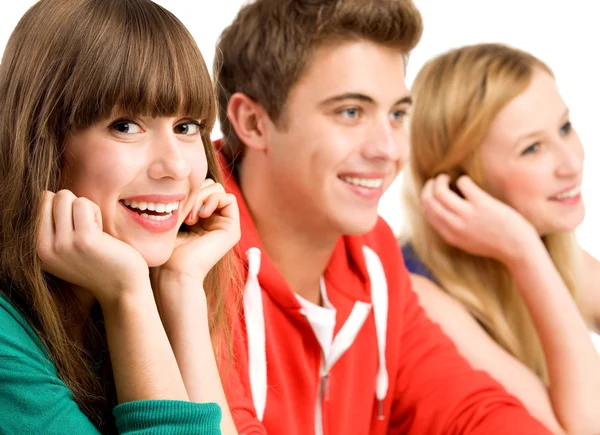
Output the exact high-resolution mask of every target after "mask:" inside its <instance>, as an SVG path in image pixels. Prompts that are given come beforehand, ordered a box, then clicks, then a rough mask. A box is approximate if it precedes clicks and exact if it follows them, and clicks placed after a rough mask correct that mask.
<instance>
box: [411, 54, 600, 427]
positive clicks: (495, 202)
mask: <svg viewBox="0 0 600 435" xmlns="http://www.w3.org/2000/svg"><path fill="white" fill-rule="evenodd" d="M413 96H414V98H415V105H414V110H413V115H412V119H411V160H410V168H409V170H408V172H407V179H406V184H405V194H406V195H405V196H406V200H407V201H406V202H407V211H408V225H407V229H408V231H407V232H406V234H404V237H403V241H402V242H403V253H404V257H405V262H406V264H407V267H408V268H409V270H410V271H411V272H412V273H413V274H412V280H413V285H414V288H415V291H416V292H417V293H418V295H419V299H420V301H421V304H422V305H423V307H424V308H425V310H426V312H427V314H428V315H429V316H430V317H431V318H432V319H433V320H434V321H436V322H438V323H439V324H440V325H441V327H442V329H443V330H444V331H445V332H446V333H447V334H448V335H449V336H450V337H451V338H452V339H453V340H454V342H455V344H456V345H457V347H458V348H459V350H460V352H461V353H462V354H463V356H465V357H466V358H467V360H469V362H470V363H471V364H472V365H473V366H474V367H476V368H478V369H482V370H486V371H487V372H489V373H490V374H491V375H492V376H493V377H494V378H496V379H497V380H498V381H499V382H501V383H502V384H503V385H504V387H505V388H506V389H507V390H508V391H509V392H510V393H512V394H514V395H515V396H517V397H518V398H519V399H521V400H522V401H523V403H524V404H525V405H526V406H527V408H528V409H529V411H530V412H531V413H532V414H533V415H534V416H535V417H537V418H538V419H539V420H540V421H542V422H544V423H545V424H546V425H547V426H548V427H549V428H550V429H551V430H553V431H554V432H555V433H573V434H575V433H576V434H592V433H598V432H600V413H599V412H598V410H599V409H600V358H599V356H598V353H597V351H596V350H595V349H594V346H593V343H592V340H590V329H592V330H593V329H594V328H597V327H598V325H599V324H600V291H599V290H598V289H597V288H596V285H595V283H597V282H599V280H598V278H600V264H599V263H598V262H597V261H596V260H595V259H593V258H592V257H591V256H590V255H589V254H587V253H586V252H585V251H583V249H581V248H580V247H579V246H578V245H577V243H576V240H575V236H574V234H573V231H574V230H575V228H576V227H577V226H578V225H579V224H580V223H581V221H582V220H583V217H584V207H583V203H582V199H581V192H580V185H581V179H582V170H583V159H584V153H583V148H582V145H581V142H580V140H579V138H578V136H577V133H576V132H575V130H574V129H573V127H572V125H571V122H570V121H569V111H568V108H567V106H566V105H565V103H564V101H563V100H562V98H561V96H560V94H559V92H558V89H557V86H556V82H555V80H554V77H553V75H552V72H551V71H550V69H549V68H548V67H547V66H546V65H545V64H544V63H543V62H541V61H540V60H538V59H536V58H535V57H534V56H532V55H530V54H528V53H525V52H523V51H520V50H517V49H513V48H510V47H507V46H504V45H499V44H482V45H475V46H468V47H463V48H460V49H456V50H452V51H450V52H448V53H446V54H443V55H441V56H439V57H437V58H435V59H433V60H431V61H430V62H429V63H427V64H426V65H425V66H424V67H423V69H422V70H421V71H420V72H419V74H418V76H417V78H416V80H415V83H414V87H413Z"/></svg>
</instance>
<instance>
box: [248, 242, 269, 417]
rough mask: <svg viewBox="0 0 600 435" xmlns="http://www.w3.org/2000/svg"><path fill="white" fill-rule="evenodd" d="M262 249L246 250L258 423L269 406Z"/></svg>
mask: <svg viewBox="0 0 600 435" xmlns="http://www.w3.org/2000/svg"><path fill="white" fill-rule="evenodd" d="M260 255H261V254H260V249H258V248H250V249H248V251H246V257H247V258H248V278H247V279H246V286H245V288H244V319H245V322H246V334H247V335H248V369H249V372H250V373H249V375H250V388H251V391H252V400H253V401H254V408H255V409H256V416H257V417H258V420H260V421H262V419H263V416H264V414H265V408H266V406H267V351H266V339H265V317H264V313H263V303H262V294H261V289H260V283H259V282H258V272H259V271H260Z"/></svg>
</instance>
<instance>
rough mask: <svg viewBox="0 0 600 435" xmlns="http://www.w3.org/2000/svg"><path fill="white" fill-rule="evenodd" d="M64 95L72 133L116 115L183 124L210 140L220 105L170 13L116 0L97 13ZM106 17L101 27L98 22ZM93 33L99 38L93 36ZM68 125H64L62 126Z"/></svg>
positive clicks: (92, 12) (197, 53)
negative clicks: (192, 123) (194, 122)
mask: <svg viewBox="0 0 600 435" xmlns="http://www.w3.org/2000/svg"><path fill="white" fill-rule="evenodd" d="M94 3H96V2H90V10H89V14H90V22H95V23H98V22H100V24H96V25H95V26H93V27H98V26H99V27H100V28H96V29H89V30H90V32H88V33H87V34H86V35H84V36H83V37H84V39H87V41H83V42H81V43H80V44H79V47H80V50H81V51H80V52H79V53H78V56H77V57H76V58H75V59H76V60H75V64H74V65H73V66H72V68H73V69H72V74H71V77H70V78H69V80H68V81H67V83H68V86H67V87H66V88H65V94H64V98H65V101H64V102H65V104H64V106H63V108H64V109H63V110H64V112H65V113H63V115H64V116H63V120H64V121H66V125H64V127H66V129H67V131H70V132H74V131H76V130H79V129H82V128H86V127H89V126H90V125H92V124H94V123H95V122H97V121H100V120H103V119H106V118H108V117H109V116H111V114H112V113H113V110H114V109H115V108H116V107H118V109H119V112H121V113H123V114H125V115H130V116H151V117H161V116H182V117H189V118H192V119H198V120H200V121H201V124H202V128H203V130H204V131H207V132H209V133H210V131H211V130H212V128H213V125H214V122H215V116H216V102H215V97H214V90H213V86H212V82H211V78H210V75H209V73H208V70H207V68H206V65H205V63H204V59H203V58H202V55H201V53H200V51H199V49H198V47H197V45H196V43H195V41H194V40H193V38H192V36H191V35H190V33H189V32H188V31H187V30H186V29H185V27H184V26H183V24H181V22H179V21H178V20H177V18H175V17H174V16H173V15H172V14H171V13H169V12H168V11H166V10H165V9H163V8H161V7H160V6H158V5H156V4H152V6H149V4H148V2H143V4H142V2H138V1H135V0H134V1H131V0H128V1H122V0H112V1H109V3H112V5H111V6H112V7H110V8H106V2H97V3H96V4H99V3H104V5H103V6H104V7H102V8H101V9H99V10H94V9H95V8H94ZM99 14H100V15H104V20H102V19H98V15H99ZM92 31H95V34H92ZM64 121H63V122H64Z"/></svg>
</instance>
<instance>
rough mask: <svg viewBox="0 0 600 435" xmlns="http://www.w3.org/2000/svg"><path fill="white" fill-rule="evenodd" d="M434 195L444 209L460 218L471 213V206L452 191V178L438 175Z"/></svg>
mask: <svg viewBox="0 0 600 435" xmlns="http://www.w3.org/2000/svg"><path fill="white" fill-rule="evenodd" d="M433 195H434V197H435V199H436V200H438V201H439V202H440V203H441V204H442V205H443V206H444V207H446V208H447V209H448V210H451V211H452V212H454V213H455V214H457V215H459V216H465V215H466V214H467V213H469V212H470V210H471V208H472V207H471V206H470V204H469V203H468V202H467V201H465V200H464V199H463V198H461V197H460V196H459V195H457V194H456V192H454V191H453V190H452V189H450V176H448V175H446V174H441V175H438V176H437V177H436V179H435V182H434V188H433Z"/></svg>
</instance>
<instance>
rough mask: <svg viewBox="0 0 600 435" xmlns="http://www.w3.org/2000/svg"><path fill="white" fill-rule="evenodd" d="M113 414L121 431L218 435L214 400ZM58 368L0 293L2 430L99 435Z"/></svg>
mask: <svg viewBox="0 0 600 435" xmlns="http://www.w3.org/2000/svg"><path fill="white" fill-rule="evenodd" d="M113 414H114V416H115V419H116V424H117V428H118V430H119V433H120V434H127V435H150V434H152V435H161V434H169V435H179V434H181V435H183V434H186V435H187V434H201V435H213V434H220V433H221V430H220V422H221V409H220V407H219V406H218V405H217V404H215V403H202V404H201V403H191V402H183V401H175V400H147V401H139V402H129V403H123V404H120V405H118V406H117V407H115V409H114V410H113ZM98 433H99V432H98V429H97V428H96V427H95V426H94V425H93V424H92V423H91V422H90V421H89V419H88V418H87V417H86V416H85V414H83V412H81V410H80V409H79V407H78V406H77V403H75V401H74V400H73V396H72V394H71V391H70V390H69V389H68V388H67V386H66V385H65V383H64V382H62V381H61V380H60V378H59V377H58V375H57V373H56V368H55V366H54V364H53V362H52V360H51V359H50V358H49V356H48V353H47V351H46V350H45V348H44V347H43V345H42V343H41V341H40V339H39V337H38V336H37V334H36V333H35V332H34V330H33V329H32V328H31V326H30V325H29V323H28V322H27V321H26V320H25V318H24V317H23V316H22V315H21V314H20V313H19V312H18V311H17V310H16V309H15V308H14V307H13V306H12V305H11V304H10V303H9V302H8V301H7V300H6V298H5V297H4V296H2V295H0V434H3V435H11V434H44V435H52V434H77V435H88V434H98Z"/></svg>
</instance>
